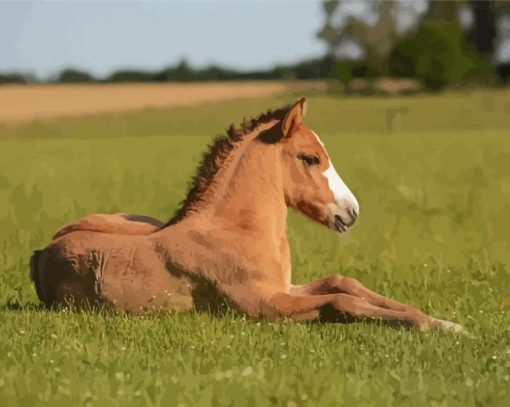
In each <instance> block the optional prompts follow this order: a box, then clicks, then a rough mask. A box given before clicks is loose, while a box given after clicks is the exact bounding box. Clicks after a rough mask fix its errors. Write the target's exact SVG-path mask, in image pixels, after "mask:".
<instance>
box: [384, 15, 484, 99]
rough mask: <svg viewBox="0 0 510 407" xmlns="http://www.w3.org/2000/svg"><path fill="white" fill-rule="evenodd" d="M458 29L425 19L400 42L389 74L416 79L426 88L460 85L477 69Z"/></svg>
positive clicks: (451, 23)
mask: <svg viewBox="0 0 510 407" xmlns="http://www.w3.org/2000/svg"><path fill="white" fill-rule="evenodd" d="M477 62H479V61H477V59H476V57H475V56H474V54H473V53H472V52H470V51H469V50H468V49H467V46H466V44H465V40H464V33H463V31H462V29H461V27H460V26H459V25H458V24H456V23H454V22H449V21H445V20H426V21H424V22H423V23H422V24H421V25H420V27H419V28H418V30H416V31H415V32H413V33H411V34H409V35H408V36H406V37H405V38H404V39H402V40H401V41H400V42H399V43H398V44H397V45H396V47H395V49H394V50H393V52H392V54H391V56H390V61H389V65H390V72H391V73H392V74H393V75H395V76H404V77H410V78H416V79H419V80H421V81H423V83H424V85H425V86H426V87H427V88H429V89H441V88H444V87H446V86H449V85H452V84H455V83H459V82H460V81H461V80H462V79H463V78H465V77H466V76H467V75H468V74H469V72H470V71H471V70H472V69H473V68H474V67H475V66H476V64H477Z"/></svg>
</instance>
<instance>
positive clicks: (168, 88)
mask: <svg viewBox="0 0 510 407" xmlns="http://www.w3.org/2000/svg"><path fill="white" fill-rule="evenodd" d="M320 87H322V84H321V83H318V82H278V81H271V82H269V81H268V82H265V81H264V82H262V81H261V82H227V83H225V82H221V83H218V82H208V83H190V84H184V83H172V84H95V85H21V86H19V85H17V86H2V87H0V106H1V108H0V123H17V122H27V121H31V120H35V119H50V118H55V117H62V116H82V115H87V114H96V113H104V112H123V111H132V110H141V109H144V108H149V107H151V108H154V107H156V108H158V107H175V106H193V105H196V104H200V103H207V102H214V101H219V100H228V99H236V98H252V97H265V96H266V97H267V96H271V95H274V94H278V93H282V92H286V91H298V90H304V89H316V88H320Z"/></svg>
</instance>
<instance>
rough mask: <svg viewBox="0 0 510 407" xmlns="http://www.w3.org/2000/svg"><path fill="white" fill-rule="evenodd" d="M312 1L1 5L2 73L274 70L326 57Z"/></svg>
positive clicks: (315, 4) (320, 17)
mask: <svg viewBox="0 0 510 407" xmlns="http://www.w3.org/2000/svg"><path fill="white" fill-rule="evenodd" d="M322 23H323V15H322V8H321V4H320V3H319V2H318V1H312V0H235V1H232V0H202V1H190V0H188V1H175V0H174V1H141V0H130V1H126V0H123V1H47V0H40V1H5V0H0V72H2V71H3V72H5V71H22V72H31V73H35V74H36V75H38V76H39V77H42V78H46V77H48V76H49V75H54V74H56V73H57V72H59V71H60V70H61V69H62V68H65V67H76V68H82V69H85V70H87V71H90V72H92V73H94V74H95V75H98V76H104V75H107V74H109V73H111V72H112V71H113V70H116V69H119V68H143V69H161V68H163V67H165V66H168V65H173V64H175V63H176V62H178V61H179V60H181V59H182V58H186V59H187V60H188V62H190V63H191V64H192V65H193V66H205V65H209V64H212V63H214V64H219V65H223V66H226V67H232V68H238V69H258V68H269V67H272V66H274V65H275V64H280V63H293V62H297V61H299V60H302V59H305V58H311V57H318V56H321V55H323V53H324V52H325V47H324V45H323V44H322V43H321V41H319V40H318V39H317V38H316V36H315V34H316V32H317V31H318V30H319V29H320V27H321V26H322Z"/></svg>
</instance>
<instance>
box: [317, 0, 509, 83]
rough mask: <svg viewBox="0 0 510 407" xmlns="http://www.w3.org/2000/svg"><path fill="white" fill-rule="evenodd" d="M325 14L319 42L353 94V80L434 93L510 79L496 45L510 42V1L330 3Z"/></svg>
mask: <svg viewBox="0 0 510 407" xmlns="http://www.w3.org/2000/svg"><path fill="white" fill-rule="evenodd" d="M353 5H354V7H353ZM360 5H361V6H362V7H361V8H360ZM356 9H357V10H356ZM323 10H324V15H325V24H324V27H323V28H322V30H321V31H320V32H319V33H318V37H319V38H320V39H322V40H323V41H324V42H325V43H326V45H327V49H328V57H329V58H330V59H331V60H332V61H334V62H333V66H334V75H335V76H336V77H337V79H339V80H340V81H341V82H342V83H343V84H344V86H345V88H346V89H347V90H349V87H350V85H351V83H352V81H353V79H354V78H364V79H366V80H368V81H370V80H372V79H374V78H379V77H405V78H413V79H416V80H418V81H420V82H421V83H422V84H423V85H424V86H425V87H426V88H429V89H440V88H443V87H446V86H450V85H454V84H458V83H465V82H468V83H473V82H476V83H490V82H491V81H493V80H494V78H495V77H496V76H499V78H500V80H501V81H503V82H508V81H509V77H510V61H507V62H506V63H504V62H503V61H498V55H496V47H497V46H499V45H501V44H502V43H503V41H505V40H507V41H510V32H509V31H510V30H509V28H508V26H510V1H505V0H500V1H493V0H457V1H437V0H429V1H426V0H423V1H421V2H416V1H415V2H406V1H404V0H384V1H383V0H375V1H374V0H373V1H368V0H366V1H364V2H357V3H356V4H353V3H352V2H349V1H344V0H326V1H324V2H323ZM356 11H357V13H356ZM495 74H496V75H495Z"/></svg>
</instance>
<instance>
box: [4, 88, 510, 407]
mask: <svg viewBox="0 0 510 407" xmlns="http://www.w3.org/2000/svg"><path fill="white" fill-rule="evenodd" d="M294 97H295V95H290V94H286V95H282V96H279V97H271V98H259V99H245V100H235V101H224V102H220V103H217V104H214V105H213V104H207V105H200V106H195V107H179V108H171V109H166V110H156V109H146V110H144V111H141V112H131V113H124V114H121V113H117V114H104V115H95V116H89V117H84V118H72V119H71V118H67V119H59V120H57V121H46V122H37V123H31V124H18V125H0V247H1V251H0V327H1V335H0V404H1V405H17V404H19V405H33V404H37V405H50V404H51V405H70V404H85V405H90V404H91V405H106V404H109V405H110V404H113V405H126V404H134V405H167V406H169V405H183V406H208V405H211V404H214V405H235V406H247V405H255V404H256V405H281V406H295V405H309V406H312V405H321V406H322V405H328V406H329V405H346V406H350V405H368V406H381V405H406V406H416V405H423V404H426V405H436V406H439V405H441V406H443V405H459V406H475V405H476V406H493V405H501V406H503V405H510V328H509V327H510V315H509V305H510V233H509V230H510V199H509V198H510V131H509V129H510V92H508V91H475V92H471V93H447V94H442V95H426V96H419V97H399V98H354V97H353V98H348V99H341V98H337V97H331V96H328V95H324V94H320V93H317V92H315V93H310V95H309V96H308V101H309V105H308V107H309V108H308V118H307V119H308V120H307V121H308V123H309V124H310V125H311V127H312V128H313V129H314V130H315V131H316V132H317V133H319V134H320V135H321V138H322V139H323V141H324V142H325V144H326V147H327V149H328V151H329V153H330V155H331V156H332V159H333V161H334V162H335V165H336V167H337V169H338V171H339V173H340V174H341V175H342V177H343V178H344V180H345V181H346V183H347V184H348V185H349V186H350V187H351V189H352V190H353V192H354V193H355V194H356V196H357V197H358V199H359V201H360V205H361V216H360V219H359V223H357V225H356V226H355V227H354V228H353V229H352V230H351V231H350V232H349V233H348V234H346V235H337V234H335V233H333V232H331V231H328V230H326V229H325V228H323V227H321V226H318V225H316V224H313V223H311V222H309V221H307V220H306V219H304V218H303V217H302V216H300V215H298V214H291V216H290V219H289V228H288V231H289V238H290V242H291V248H292V259H293V266H294V268H293V270H294V271H293V273H294V274H293V276H294V277H293V278H294V281H295V282H304V281H307V280H310V279H314V278H318V277H321V276H326V275H329V274H332V273H342V274H344V275H349V276H355V277H357V278H359V279H360V280H361V281H362V282H364V283H365V284H366V285H367V286H369V287H370V288H373V289H375V290H376V291H379V292H381V293H383V294H385V295H388V296H391V297H394V298H396V299H398V300H401V301H405V302H409V303H412V304H415V305H417V306H419V307H421V308H423V309H424V310H425V311H427V312H429V313H431V314H433V315H435V316H437V317H441V318H444V319H450V320H454V321H457V322H460V323H462V324H463V325H465V327H466V329H467V330H468V332H469V334H468V335H465V336H462V337H456V336H454V335H452V334H449V333H441V332H433V333H426V334H424V333H418V332H412V331H408V330H393V329H389V328H386V327H384V326H380V325H378V324H368V323H356V324H352V325H320V324H288V323H268V322H264V321H261V322H259V323H255V322H252V321H248V320H246V319H245V318H243V317H242V316H240V315H236V314H234V313H232V314H231V315H228V316H226V317H222V318H215V317H212V316H209V315H197V314H177V315H172V314H161V315H152V316H146V317H133V316H127V315H108V314H101V313H69V312H62V313H55V312H48V311H44V310H42V309H41V308H40V307H39V305H38V301H37V298H36V295H35V292H34V289H33V287H32V285H31V283H30V281H29V278H28V266H27V262H28V258H29V255H30V253H31V252H32V250H33V249H35V248H40V247H42V246H44V245H45V244H46V243H47V242H48V239H49V238H50V236H51V235H52V233H53V232H54V231H55V229H56V228H57V227H58V226H59V225H61V224H63V223H66V222H68V221H69V220H72V219H76V218H78V217H80V216H83V215H85V214H88V213H93V212H116V211H126V212H132V213H142V214H148V215H151V216H155V217H158V218H160V219H163V220H166V219H167V218H169V217H170V216H171V214H172V213H173V211H174V210H175V209H176V207H177V204H178V202H179V201H180V200H181V199H182V198H183V197H184V195H185V192H186V186H187V182H188V180H189V178H190V176H191V175H192V174H193V172H194V169H195V167H196V163H197V161H198V159H199V157H200V154H201V152H202V151H203V150H204V148H205V146H206V143H207V142H208V141H209V140H210V138H211V137H212V136H213V135H215V134H218V133H220V132H222V131H223V129H224V128H225V127H226V126H227V125H228V124H229V123H230V122H231V121H236V122H239V121H240V120H241V119H242V117H243V116H251V115H257V114H258V113H260V112H261V111H262V110H265V109H267V108H268V107H278V106H281V105H283V104H285V103H287V102H290V101H292V100H293V99H294ZM396 111H399V112H401V113H397V114H396V118H394V119H393V118H392V116H393V114H394V112H396ZM390 130H391V131H390Z"/></svg>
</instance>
